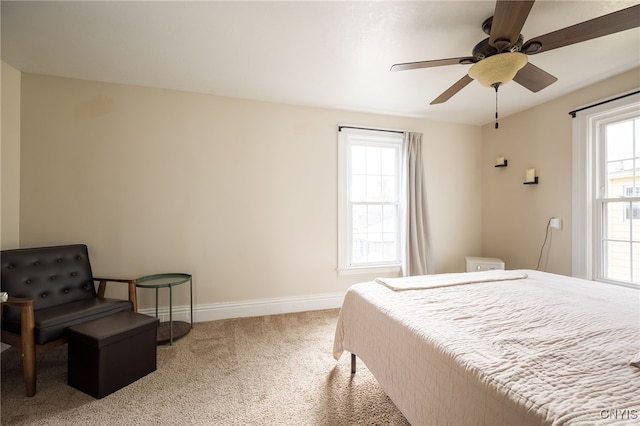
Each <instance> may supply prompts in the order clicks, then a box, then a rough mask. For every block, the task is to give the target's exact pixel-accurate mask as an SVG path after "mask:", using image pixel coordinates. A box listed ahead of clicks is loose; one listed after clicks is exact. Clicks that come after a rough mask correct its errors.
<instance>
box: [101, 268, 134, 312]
mask: <svg viewBox="0 0 640 426" xmlns="http://www.w3.org/2000/svg"><path fill="white" fill-rule="evenodd" d="M93 280H94V281H99V282H100V284H99V285H98V297H99V298H100V299H104V293H105V291H106V290H107V283H108V282H114V283H125V284H127V285H128V287H129V301H130V302H131V303H132V304H133V312H138V296H137V293H136V281H137V280H136V279H135V278H99V277H93Z"/></svg>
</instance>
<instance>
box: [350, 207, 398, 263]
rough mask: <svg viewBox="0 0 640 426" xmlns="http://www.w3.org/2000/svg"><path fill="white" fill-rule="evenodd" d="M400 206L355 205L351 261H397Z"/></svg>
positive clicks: (353, 209) (353, 210)
mask: <svg viewBox="0 0 640 426" xmlns="http://www.w3.org/2000/svg"><path fill="white" fill-rule="evenodd" d="M396 221H397V206H395V205H379V204H373V205H372V204H369V205H367V204H354V205H353V208H352V230H353V233H352V236H353V237H352V244H351V247H352V249H351V254H352V259H351V262H352V263H353V264H365V263H381V262H397V261H398V251H397V238H398V237H397V232H396V229H397V224H396Z"/></svg>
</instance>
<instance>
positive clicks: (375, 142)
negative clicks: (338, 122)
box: [336, 126, 404, 276]
mask: <svg viewBox="0 0 640 426" xmlns="http://www.w3.org/2000/svg"><path fill="white" fill-rule="evenodd" d="M338 128H339V129H340V126H339V127H338ZM393 132H397V133H394V134H390V133H389V132H388V131H384V130H373V129H361V128H358V129H353V128H348V127H347V128H342V129H340V130H339V132H338V259H337V260H338V267H337V269H336V270H337V272H338V276H342V275H352V274H365V273H384V272H396V271H398V270H399V269H398V268H400V263H398V262H388V263H380V264H357V265H354V264H351V259H350V258H351V253H352V247H351V242H352V241H351V224H352V217H351V208H350V206H351V203H350V202H349V187H350V176H351V164H350V161H349V159H350V148H351V146H352V145H354V144H357V145H365V146H382V147H388V148H393V149H395V150H396V154H397V158H396V161H397V165H396V167H397V171H398V179H397V182H396V185H397V188H396V192H397V195H398V196H399V197H400V198H402V195H401V189H402V182H401V180H402V179H401V178H402V177H401V171H402V167H401V165H402V144H403V140H404V137H403V133H401V132H399V131H396V130H393ZM370 204H372V203H370ZM395 204H396V205H397V206H398V212H397V214H398V221H399V223H400V225H402V219H401V217H402V216H400V214H401V212H402V204H403V200H402V199H399V200H397V202H396V203H395ZM401 228H402V226H399V227H398V229H396V240H397V244H398V245H397V250H398V253H397V255H398V258H400V256H401V255H402V252H401V247H402V238H401V232H400V231H401Z"/></svg>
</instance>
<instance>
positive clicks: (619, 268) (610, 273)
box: [603, 241, 631, 282]
mask: <svg viewBox="0 0 640 426" xmlns="http://www.w3.org/2000/svg"><path fill="white" fill-rule="evenodd" d="M603 255H604V256H603V258H604V265H603V278H606V279H610V280H615V281H623V282H631V268H630V262H631V258H630V255H631V244H630V243H628V242H620V241H603Z"/></svg>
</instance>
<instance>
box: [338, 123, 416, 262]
mask: <svg viewBox="0 0 640 426" xmlns="http://www.w3.org/2000/svg"><path fill="white" fill-rule="evenodd" d="M338 135H339V136H338V143H339V169H340V170H339V197H340V200H339V226H338V229H339V230H338V233H339V249H338V252H339V261H338V269H339V271H341V272H342V273H344V272H347V271H351V272H354V271H358V272H373V271H372V270H371V268H377V269H376V272H380V271H396V270H398V271H399V270H400V263H401V262H400V259H401V258H400V256H401V238H400V235H401V232H400V231H401V228H402V227H403V223H402V221H401V217H402V213H401V212H402V202H403V201H404V200H403V196H402V194H401V192H402V189H401V188H402V184H401V179H400V175H401V157H402V139H403V136H402V133H395V132H385V131H372V130H360V129H351V128H346V127H342V128H341V129H340V131H339V133H338Z"/></svg>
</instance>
